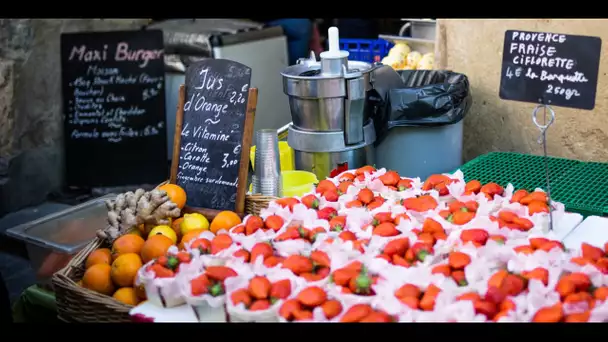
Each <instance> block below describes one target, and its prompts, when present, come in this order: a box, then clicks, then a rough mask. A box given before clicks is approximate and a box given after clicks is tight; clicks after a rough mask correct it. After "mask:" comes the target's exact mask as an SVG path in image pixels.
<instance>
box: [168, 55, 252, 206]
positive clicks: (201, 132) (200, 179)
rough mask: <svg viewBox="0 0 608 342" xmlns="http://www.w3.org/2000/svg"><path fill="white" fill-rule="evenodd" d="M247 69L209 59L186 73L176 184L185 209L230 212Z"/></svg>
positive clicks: (239, 157) (236, 173)
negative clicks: (185, 199)
mask: <svg viewBox="0 0 608 342" xmlns="http://www.w3.org/2000/svg"><path fill="white" fill-rule="evenodd" d="M250 82H251V68H249V67H247V66H245V65H243V64H240V63H236V62H233V61H229V60H222V59H207V60H204V61H201V62H199V63H196V64H193V65H191V66H189V67H188V69H187V70H186V96H185V103H184V118H183V126H182V131H181V142H180V151H179V163H178V167H177V179H176V181H177V184H178V185H180V186H182V187H183V188H184V189H185V190H186V193H187V195H188V205H189V206H192V207H199V208H210V209H216V210H234V209H235V205H236V204H235V203H236V202H235V201H236V197H237V186H238V183H239V177H238V172H239V167H240V165H239V164H240V159H241V152H242V146H241V143H242V140H243V129H244V124H245V113H246V110H247V98H248V94H249V85H250Z"/></svg>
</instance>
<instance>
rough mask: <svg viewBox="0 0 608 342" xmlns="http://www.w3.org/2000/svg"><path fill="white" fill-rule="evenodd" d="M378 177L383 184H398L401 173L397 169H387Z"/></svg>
mask: <svg viewBox="0 0 608 342" xmlns="http://www.w3.org/2000/svg"><path fill="white" fill-rule="evenodd" d="M378 179H379V180H380V181H381V182H382V184H384V185H387V186H396V185H397V184H398V183H399V180H401V177H400V176H399V174H398V173H397V172H395V171H387V172H386V173H385V174H383V175H382V176H380V177H378Z"/></svg>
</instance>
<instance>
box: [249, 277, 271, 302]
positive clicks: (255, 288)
mask: <svg viewBox="0 0 608 342" xmlns="http://www.w3.org/2000/svg"><path fill="white" fill-rule="evenodd" d="M271 288H272V284H271V283H270V281H269V280H268V279H267V278H266V277H261V276H256V277H253V278H252V279H251V280H250V281H249V288H248V290H249V293H250V294H251V296H252V297H253V298H257V299H267V298H268V296H269V295H270V289H271Z"/></svg>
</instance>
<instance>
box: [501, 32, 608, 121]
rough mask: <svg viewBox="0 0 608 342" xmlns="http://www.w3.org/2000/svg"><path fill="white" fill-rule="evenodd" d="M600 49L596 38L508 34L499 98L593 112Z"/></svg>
mask: <svg viewBox="0 0 608 342" xmlns="http://www.w3.org/2000/svg"><path fill="white" fill-rule="evenodd" d="M601 47H602V40H601V39H600V38H599V37H588V36H576V35H569V34H561V33H549V32H528V31H516V30H508V31H507V32H505V42H504V49H503V54H502V71H501V77H500V98H502V99H504V100H514V101H523V102H533V103H539V104H546V105H552V106H560V107H570V108H578V109H587V110H591V109H593V108H594V107H595V94H596V88H597V77H598V70H599V65H600V51H601Z"/></svg>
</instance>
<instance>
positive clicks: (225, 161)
mask: <svg viewBox="0 0 608 342" xmlns="http://www.w3.org/2000/svg"><path fill="white" fill-rule="evenodd" d="M229 156H230V154H229V153H224V159H222V169H225V168H228V167H231V166H236V165H237V164H238V161H237V160H228V157H229Z"/></svg>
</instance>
